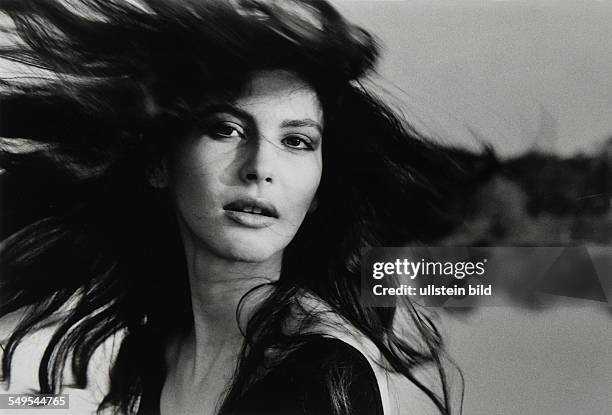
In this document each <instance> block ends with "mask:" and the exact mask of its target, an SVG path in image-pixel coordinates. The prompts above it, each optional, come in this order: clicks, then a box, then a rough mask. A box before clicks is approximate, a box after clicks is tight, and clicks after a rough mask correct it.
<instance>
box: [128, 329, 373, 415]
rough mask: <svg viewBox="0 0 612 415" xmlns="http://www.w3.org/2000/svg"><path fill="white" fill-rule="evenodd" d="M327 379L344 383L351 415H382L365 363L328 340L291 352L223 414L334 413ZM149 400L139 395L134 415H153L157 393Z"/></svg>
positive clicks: (341, 344)
mask: <svg viewBox="0 0 612 415" xmlns="http://www.w3.org/2000/svg"><path fill="white" fill-rule="evenodd" d="M330 375H331V377H332V378H333V379H335V380H338V381H341V382H342V384H344V385H346V389H347V396H346V398H347V402H348V404H349V407H350V413H351V414H352V415H383V409H382V401H381V396H380V390H379V388H378V383H377V382H376V377H375V375H374V371H373V370H372V367H371V366H370V363H369V362H368V360H367V359H366V358H365V357H364V356H363V355H362V354H361V352H359V350H357V349H355V348H354V347H352V346H350V345H349V344H347V343H345V342H343V341H341V340H338V339H333V338H329V337H320V338H317V339H316V340H312V341H309V342H308V343H306V344H304V345H302V346H300V347H299V348H298V349H296V350H295V351H293V352H291V354H289V355H288V356H287V357H286V358H285V359H283V361H282V362H281V363H279V364H278V366H276V367H275V368H274V369H272V370H271V371H270V372H268V373H267V374H266V375H265V376H264V377H263V378H261V379H260V380H258V381H257V383H255V384H254V385H253V386H252V387H251V388H250V389H249V390H248V392H247V393H246V394H245V395H243V396H242V397H241V398H240V399H239V400H238V401H237V402H234V403H233V404H232V405H231V406H230V407H229V408H228V411H227V412H224V414H226V415H229V414H231V415H331V414H334V404H333V402H332V395H331V394H330V389H329V388H330V386H328V384H329V381H328V380H329V378H330ZM332 387H333V386H332ZM152 398H153V397H151V396H146V393H145V396H143V399H142V401H141V407H140V410H139V414H140V415H145V414H146V415H153V414H159V395H158V396H157V397H156V398H155V399H152Z"/></svg>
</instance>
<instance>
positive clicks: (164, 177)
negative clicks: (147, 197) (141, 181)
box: [147, 159, 170, 189]
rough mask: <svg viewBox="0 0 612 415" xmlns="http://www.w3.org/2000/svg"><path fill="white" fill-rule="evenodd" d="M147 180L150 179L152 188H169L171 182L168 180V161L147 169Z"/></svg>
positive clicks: (164, 160)
mask: <svg viewBox="0 0 612 415" xmlns="http://www.w3.org/2000/svg"><path fill="white" fill-rule="evenodd" d="M147 178H148V179H149V184H150V185H151V187H154V188H156V189H165V188H166V187H168V184H169V182H170V180H169V179H168V168H167V163H166V159H163V160H161V161H159V162H157V163H154V164H151V165H150V166H149V168H148V169H147Z"/></svg>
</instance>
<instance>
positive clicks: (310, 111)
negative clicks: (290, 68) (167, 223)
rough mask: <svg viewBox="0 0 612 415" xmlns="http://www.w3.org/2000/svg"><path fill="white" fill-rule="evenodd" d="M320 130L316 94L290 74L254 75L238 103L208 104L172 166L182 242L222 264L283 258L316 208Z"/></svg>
mask: <svg viewBox="0 0 612 415" xmlns="http://www.w3.org/2000/svg"><path fill="white" fill-rule="evenodd" d="M322 129H323V113H322V109H321V104H320V102H319V100H318V98H317V95H316V94H315V92H314V91H313V89H312V88H311V87H310V86H309V85H308V84H306V83H305V82H304V81H302V80H301V79H300V78H298V77H297V76H295V75H294V74H292V73H290V72H287V71H281V70H274V71H272V70H269V71H268V70H266V71H260V72H256V73H255V74H254V75H253V76H252V78H251V79H250V81H249V83H248V84H247V86H246V88H245V89H244V91H243V93H242V94H241V95H240V97H239V98H237V99H236V100H234V101H233V102H220V101H216V102H215V101H212V102H208V103H207V104H206V105H205V109H204V112H203V116H202V118H201V124H200V128H199V130H198V131H197V132H196V133H195V134H193V135H192V136H190V137H188V138H187V139H186V140H185V141H184V142H182V143H181V144H179V146H178V148H177V150H176V151H175V152H174V153H173V154H172V156H171V157H169V159H168V160H167V165H166V166H167V179H168V185H169V187H170V190H171V193H172V195H173V197H174V201H175V205H176V209H177V211H178V217H179V222H180V227H181V230H182V233H183V235H184V237H185V233H187V234H188V237H190V238H191V239H192V241H193V242H194V243H195V244H197V246H198V247H199V248H204V249H206V250H208V251H209V252H211V253H212V254H214V255H216V256H220V257H222V258H224V259H229V260H234V261H245V262H263V261H266V260H268V259H270V258H273V257H275V256H276V257H280V256H281V255H282V252H283V250H284V248H285V247H286V246H287V245H288V244H289V242H290V241H291V240H292V239H293V237H294V236H295V234H296V232H297V230H298V228H299V226H300V224H301V223H302V221H303V219H304V216H305V215H306V213H307V212H308V210H309V209H311V207H313V203H314V199H315V195H316V192H317V188H318V186H319V182H320V180H321V171H322V156H321V147H322V144H323V143H322Z"/></svg>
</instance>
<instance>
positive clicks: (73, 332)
mask: <svg viewBox="0 0 612 415" xmlns="http://www.w3.org/2000/svg"><path fill="white" fill-rule="evenodd" d="M0 11H1V12H3V13H4V14H6V15H8V16H9V17H10V18H11V19H12V21H13V22H14V25H13V26H11V27H9V28H8V29H6V30H7V33H10V34H15V35H16V38H15V43H14V44H11V45H9V46H4V47H2V49H1V50H0V56H1V57H2V58H4V59H8V60H11V61H13V62H17V63H19V64H23V65H26V66H27V67H28V68H29V70H30V72H29V73H30V76H29V77H28V78H27V79H25V80H24V79H23V78H18V77H15V78H9V77H5V78H4V79H2V81H1V82H2V84H1V92H0V136H2V137H3V138H1V139H0V140H1V141H0V162H1V165H0V168H2V169H4V172H3V173H2V174H1V175H0V177H1V180H2V184H3V188H4V194H5V195H8V196H9V197H5V198H3V199H4V203H5V206H4V208H3V210H4V216H5V223H4V226H5V229H3V232H4V233H5V235H9V234H10V235H9V236H8V237H7V238H6V239H5V240H4V242H3V243H2V245H1V251H0V255H1V261H2V270H1V271H2V274H1V277H0V317H2V316H6V315H8V314H10V313H12V312H16V311H18V310H22V311H23V312H24V313H25V314H24V317H23V319H22V320H21V321H20V323H19V324H18V326H17V327H16V329H15V330H14V331H13V332H12V334H11V335H10V337H9V338H8V339H7V340H6V342H5V344H4V353H3V359H2V373H3V376H4V379H5V380H10V375H11V360H12V356H13V355H14V352H15V349H16V347H17V346H18V345H19V344H20V342H21V341H22V340H23V339H24V338H25V337H26V336H28V335H29V334H31V333H32V332H34V331H36V330H38V329H39V328H40V327H43V326H45V325H49V324H51V323H53V324H56V326H57V328H56V329H55V331H54V334H53V336H52V338H51V340H50V342H49V344H48V346H47V348H46V350H45V353H44V355H43V358H42V361H41V364H40V370H39V382H40V392H41V393H53V392H57V391H58V390H59V389H60V388H61V386H62V383H63V380H62V373H63V371H64V367H65V366H66V365H67V364H69V365H70V368H71V370H72V373H73V376H74V379H75V385H74V386H76V387H79V388H84V387H86V386H87V382H88V379H87V369H88V364H89V362H90V359H91V357H92V354H93V352H94V350H95V349H96V348H97V347H98V346H100V345H101V344H102V343H103V342H104V341H105V340H107V339H108V338H109V337H111V336H113V335H115V334H118V333H120V332H122V333H124V337H123V340H122V343H121V346H120V349H119V351H118V354H117V358H116V360H115V361H114V363H113V366H112V370H111V384H110V390H109V392H108V394H107V395H106V397H105V399H104V401H103V402H101V404H100V407H99V409H100V410H102V409H104V408H106V407H112V408H115V409H116V410H117V411H118V412H131V411H133V410H134V409H135V406H136V405H137V402H138V399H139V396H140V395H141V394H142V392H143V390H150V389H155V388H159V385H160V384H161V382H160V380H161V379H163V377H164V373H163V371H164V365H163V353H164V347H165V345H166V343H167V341H168V339H169V338H170V336H171V335H172V334H176V333H177V332H178V331H182V330H188V329H189V328H190V327H191V325H192V324H193V321H192V318H193V316H192V314H191V313H192V311H191V305H190V297H189V286H188V281H187V272H186V267H185V259H184V253H183V251H182V247H181V243H180V239H179V236H178V231H177V226H176V223H175V220H174V216H173V214H172V208H171V206H170V203H169V201H168V199H167V197H166V195H165V194H164V193H163V192H162V191H160V190H157V189H153V188H152V187H151V186H149V184H148V182H147V176H146V171H147V169H149V168H150V166H151V163H153V162H155V160H159V158H160V157H162V156H163V155H164V154H165V153H167V152H168V151H170V150H171V149H172V147H173V146H174V145H176V142H177V141H178V140H180V139H181V138H182V137H184V136H185V134H186V133H187V132H189V131H192V130H193V129H194V128H197V125H198V115H199V114H198V108H199V106H200V105H201V104H202V103H203V101H204V100H205V99H206V97H210V96H213V95H214V96H216V97H219V96H220V97H226V98H227V99H231V98H232V97H235V96H236V94H238V93H239V91H240V90H241V88H243V87H244V85H245V82H246V81H247V80H248V78H249V76H250V75H251V74H252V73H253V71H256V70H261V69H266V68H281V69H286V70H289V71H293V72H295V73H297V74H298V75H299V76H300V77H302V78H303V79H305V80H306V81H308V82H309V83H310V84H311V85H312V86H313V88H314V89H315V90H316V91H317V93H318V94H319V97H320V98H321V102H322V104H323V107H324V116H325V131H324V136H325V138H324V141H325V145H324V155H323V157H324V166H325V168H324V170H325V171H324V175H323V179H322V182H321V185H320V188H319V193H318V202H319V206H318V209H317V211H316V212H314V213H312V214H309V215H308V217H307V219H306V221H305V223H304V224H303V225H302V227H301V229H300V231H299V232H298V234H297V236H296V238H295V239H294V240H293V241H292V243H291V244H290V245H289V247H288V248H287V250H286V252H285V256H284V258H283V270H282V273H281V278H280V279H279V280H278V281H276V282H274V283H272V284H271V285H273V287H274V290H273V291H272V294H270V295H269V296H268V297H267V299H266V300H265V301H264V302H263V304H262V305H261V306H260V307H259V308H258V310H257V312H256V313H255V314H254V315H253V316H252V317H251V318H250V320H249V322H248V324H247V326H246V327H245V328H244V332H245V336H246V340H247V341H246V344H245V347H244V349H243V351H242V355H241V360H240V364H239V366H238V369H237V371H236V374H235V378H234V383H233V384H232V386H231V388H230V390H229V391H228V393H227V395H226V397H225V400H224V403H223V406H222V408H221V412H223V411H231V406H232V402H233V401H235V400H236V399H238V398H239V397H240V396H241V395H242V394H243V393H244V392H245V391H246V390H247V389H248V388H249V386H250V385H251V384H252V383H253V382H254V381H255V380H256V379H257V376H258V375H259V374H260V373H261V362H263V361H264V360H265V358H264V356H267V354H266V351H267V350H270V349H277V350H289V349H290V348H291V347H293V346H295V345H296V344H298V343H299V342H303V341H306V340H307V337H308V336H306V335H300V334H299V333H297V334H293V335H290V334H287V333H286V332H285V331H284V330H283V323H284V321H285V320H286V319H287V318H288V317H289V316H290V315H291V312H292V310H293V308H294V306H295V304H296V301H297V300H296V299H297V298H298V294H299V293H303V292H308V293H311V294H313V295H315V296H317V297H319V298H320V299H322V300H323V301H324V302H325V303H327V304H328V305H329V306H330V307H331V308H332V309H333V310H334V311H335V312H336V313H337V314H338V315H340V316H341V317H343V318H344V319H346V320H347V321H349V322H350V323H351V324H352V325H353V326H354V327H355V328H356V329H358V330H359V331H360V332H361V333H362V334H363V335H365V336H367V337H368V338H369V339H370V340H371V341H372V342H374V344H375V345H376V346H377V347H378V348H379V350H380V351H381V352H382V355H383V356H384V358H385V359H386V360H387V362H388V364H389V366H390V370H393V371H396V372H398V373H401V374H403V375H404V376H406V377H408V378H409V379H411V380H412V381H413V382H414V383H415V384H416V385H417V386H418V387H419V388H420V389H422V390H423V391H424V393H425V394H427V395H428V396H429V397H430V398H431V399H432V401H433V402H434V403H435V405H436V406H437V407H438V408H439V409H440V411H441V412H442V413H444V414H447V413H450V411H451V408H450V403H449V396H448V390H447V389H448V388H447V383H448V382H447V381H446V377H445V371H444V369H443V365H442V361H441V359H442V355H443V349H442V339H441V336H440V334H439V332H438V331H437V329H436V327H435V325H434V324H433V323H432V322H431V320H430V319H429V318H427V317H426V315H425V314H424V313H422V312H420V311H418V310H417V309H416V308H415V307H414V306H413V305H411V304H408V305H407V306H406V308H405V309H406V310H407V312H408V315H409V319H410V321H409V324H410V325H411V326H412V327H413V328H414V330H415V333H416V339H417V340H418V341H410V339H407V338H405V337H402V336H401V335H400V334H399V333H398V331H397V330H396V325H397V323H398V317H397V315H396V309H394V308H372V307H366V306H364V305H362V304H361V303H360V301H359V298H360V296H359V290H360V278H359V273H360V257H361V254H362V252H363V250H364V249H365V248H367V247H370V246H380V245H387V246H396V245H401V244H406V243H425V242H429V241H432V240H435V239H436V238H437V237H438V236H441V235H442V234H443V233H444V232H445V231H447V230H448V229H449V227H450V226H451V225H452V224H453V220H454V218H453V217H452V215H451V214H450V213H449V212H447V211H445V209H444V208H443V206H444V203H443V202H444V201H448V200H449V197H450V196H452V194H453V192H460V191H461V189H460V188H459V183H460V182H461V180H459V178H461V177H463V178H465V177H466V176H469V174H470V173H469V172H468V171H466V170H464V169H461V168H460V167H459V164H458V163H456V162H455V161H454V159H453V152H452V151H451V150H447V149H443V148H441V147H440V146H438V145H435V144H433V143H431V142H428V141H427V140H426V139H424V138H423V137H421V136H420V135H419V134H418V133H417V132H416V131H414V130H413V129H412V128H410V126H409V125H408V124H407V123H405V122H403V121H402V120H401V119H400V118H398V117H397V116H396V115H395V113H394V112H393V111H392V110H391V109H389V108H388V107H387V106H385V105H384V104H383V103H382V102H381V101H380V100H379V99H377V98H376V97H375V96H374V95H373V94H371V93H370V92H368V90H367V89H366V88H365V87H364V86H363V85H362V84H361V83H360V82H359V79H361V78H362V77H363V76H365V75H367V74H368V72H369V71H371V70H373V68H374V65H375V62H376V59H377V56H378V47H377V45H376V43H375V41H374V39H373V38H372V37H371V36H370V35H369V34H368V33H367V32H365V31H364V30H362V29H360V28H358V27H356V26H354V25H352V24H350V23H349V22H347V21H346V20H344V19H343V18H342V17H341V16H340V15H339V14H338V12H337V11H336V10H335V9H334V8H332V6H330V5H329V4H328V3H327V2H325V1H322V0H310V1H293V0H282V1H273V0H234V1H211V0H209V1H205V0H200V1H195V0H172V1H170V0H166V1H164V0H138V1H129V2H128V1H119V0H74V1H69V2H65V1H60V0H14V1H2V2H1V3H0ZM468 181H469V180H465V182H468ZM18 192H19V194H21V195H22V196H23V195H24V194H25V195H27V194H28V192H31V193H30V194H34V195H36V196H35V197H36V198H37V199H38V200H39V203H38V205H37V207H32V206H30V207H28V206H27V204H26V202H27V200H24V199H19V198H18V197H17V193H18ZM26 199H27V198H26ZM24 208H25V209H26V211H25V212H24V210H23V209H24ZM27 209H29V210H27ZM237 312H239V311H237ZM311 318H313V319H315V318H316V316H315V315H313V316H311ZM412 340H414V339H412ZM425 364H433V365H434V366H435V367H437V368H438V370H439V374H440V378H441V382H442V384H443V386H444V387H443V393H442V394H437V393H435V392H434V391H432V390H430V389H429V388H427V387H426V386H425V385H424V384H423V383H421V382H420V381H419V380H418V379H417V378H416V376H415V375H414V371H415V369H417V368H418V367H420V366H421V365H425ZM329 383H330V394H331V396H332V398H333V401H334V402H335V403H336V404H337V405H336V406H337V410H338V413H348V411H349V410H350V408H347V407H346V404H345V402H344V400H343V397H344V392H343V384H342V382H341V380H338V379H335V378H334V377H333V376H332V375H331V374H330V376H329ZM158 392H159V390H158Z"/></svg>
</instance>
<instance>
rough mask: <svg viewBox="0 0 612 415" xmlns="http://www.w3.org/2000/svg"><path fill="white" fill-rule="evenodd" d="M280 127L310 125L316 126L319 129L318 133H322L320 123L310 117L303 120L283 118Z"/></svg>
mask: <svg viewBox="0 0 612 415" xmlns="http://www.w3.org/2000/svg"><path fill="white" fill-rule="evenodd" d="M281 127H283V128H291V127H312V128H316V129H317V130H318V131H319V134H322V133H323V128H322V127H321V124H319V123H318V122H316V121H314V120H311V119H310V118H305V119H303V120H285V121H283V122H282V123H281Z"/></svg>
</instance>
